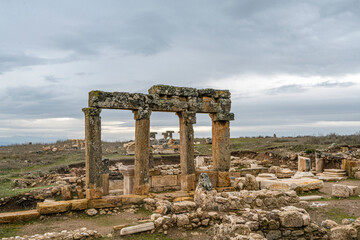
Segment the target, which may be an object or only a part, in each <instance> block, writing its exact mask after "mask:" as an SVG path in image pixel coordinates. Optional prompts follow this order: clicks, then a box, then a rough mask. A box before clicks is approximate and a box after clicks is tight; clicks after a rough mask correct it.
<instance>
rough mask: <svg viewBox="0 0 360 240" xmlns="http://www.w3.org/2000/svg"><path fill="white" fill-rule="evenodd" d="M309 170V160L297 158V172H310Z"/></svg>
mask: <svg viewBox="0 0 360 240" xmlns="http://www.w3.org/2000/svg"><path fill="white" fill-rule="evenodd" d="M310 170H311V160H310V158H307V157H301V156H298V171H299V172H310Z"/></svg>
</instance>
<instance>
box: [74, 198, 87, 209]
mask: <svg viewBox="0 0 360 240" xmlns="http://www.w3.org/2000/svg"><path fill="white" fill-rule="evenodd" d="M70 202H71V210H84V209H87V202H88V200H87V199H75V200H71V201H70Z"/></svg>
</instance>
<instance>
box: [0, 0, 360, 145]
mask: <svg viewBox="0 0 360 240" xmlns="http://www.w3.org/2000/svg"><path fill="white" fill-rule="evenodd" d="M359 26H360V2H359V1H357V0H328V1H326V0H318V1H313V0H308V1H305V0H304V1H298V0H296V1H291V0H286V1H285V0H283V1H276V0H256V1H255V0H248V1H245V0H237V1H235V0H234V1H230V0H223V1H218V0H207V1H201V0H200V1H191V0H189V1H186V0H183V1H173V0H171V1H169V0H158V1H151V0H146V1H145V0H144V1H117V0H102V1H95V0H86V1H85V0H83V1H82V0H76V1H74V0H61V1H60V0H59V1H48V0H37V1H26V0H22V1H21V0H0V43H1V44H0V102H1V110H0V144H7V143H14V142H26V141H34V142H39V141H54V140H56V139H67V138H83V137H84V123H83V122H84V117H83V113H82V111H81V108H82V107H86V105H87V96H88V95H87V93H88V92H89V91H91V90H95V89H98V90H104V91H128V92H141V93H146V92H147V89H148V88H150V87H151V86H152V85H154V84H168V85H176V86H186V87H196V88H218V89H229V90H230V91H231V93H232V112H234V113H235V121H233V122H231V136H232V137H239V136H258V135H272V134H273V133H276V134H277V135H278V136H280V135H285V136H296V135H321V134H328V133H333V132H335V133H339V134H352V133H355V132H358V131H359V130H360V94H359V92H360V27H359ZM102 124H103V125H102V134H103V139H104V140H125V139H132V138H133V136H134V121H133V116H132V114H131V112H130V111H115V110H113V111H111V110H104V111H103V112H102ZM210 125H211V123H210V119H209V116H207V115H200V114H199V116H198V120H197V124H196V126H195V132H196V136H199V137H200V136H210V135H211V128H210ZM151 128H152V130H153V131H158V132H161V131H163V130H166V129H169V130H170V129H172V130H175V131H177V130H178V118H177V117H176V116H175V114H173V113H153V114H152V118H151ZM158 137H159V136H158Z"/></svg>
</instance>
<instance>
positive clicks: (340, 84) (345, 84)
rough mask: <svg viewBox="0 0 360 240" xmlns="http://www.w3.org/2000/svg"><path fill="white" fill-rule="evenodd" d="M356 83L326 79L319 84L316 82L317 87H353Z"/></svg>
mask: <svg viewBox="0 0 360 240" xmlns="http://www.w3.org/2000/svg"><path fill="white" fill-rule="evenodd" d="M354 85H356V83H354V82H332V81H326V82H322V83H319V84H316V85H315V87H330V88H331V87H351V86H354Z"/></svg>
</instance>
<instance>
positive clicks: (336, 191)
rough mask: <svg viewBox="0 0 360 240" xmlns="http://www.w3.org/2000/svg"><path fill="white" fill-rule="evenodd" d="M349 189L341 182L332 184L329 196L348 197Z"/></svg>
mask: <svg viewBox="0 0 360 240" xmlns="http://www.w3.org/2000/svg"><path fill="white" fill-rule="evenodd" d="M350 193H351V190H350V188H349V187H348V186H347V185H342V184H334V185H332V192H331V196H333V197H340V198H348V197H350Z"/></svg>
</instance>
